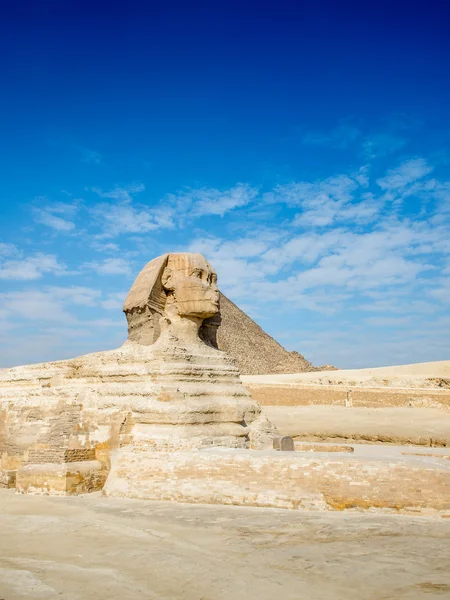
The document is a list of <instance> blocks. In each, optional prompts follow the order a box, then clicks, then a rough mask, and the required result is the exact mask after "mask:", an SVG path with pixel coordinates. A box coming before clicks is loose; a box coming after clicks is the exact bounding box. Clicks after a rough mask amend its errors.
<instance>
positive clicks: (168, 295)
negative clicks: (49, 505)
mask: <svg viewBox="0 0 450 600" xmlns="http://www.w3.org/2000/svg"><path fill="white" fill-rule="evenodd" d="M123 310H124V312H125V315H126V318H127V321H128V339H127V341H126V342H125V343H124V344H123V345H122V346H121V347H120V348H117V349H115V350H110V351H105V352H96V353H92V354H87V355H84V356H80V357H77V358H74V359H70V360H63V361H56V362H48V363H41V364H35V365H28V366H21V367H13V368H10V369H5V370H3V371H1V372H0V485H2V483H3V485H4V486H10V487H13V486H16V489H17V490H18V491H21V492H35V493H61V494H63V493H80V492H85V491H91V490H95V489H101V488H102V487H103V485H104V483H105V480H106V478H107V476H108V473H109V470H110V464H111V456H112V455H113V454H114V453H117V452H120V451H121V449H123V448H132V449H133V451H134V452H151V451H154V452H175V451H181V450H193V449H198V448H205V447H226V448H243V449H251V448H253V449H259V448H263V447H269V446H271V445H272V438H273V432H274V428H273V427H272V426H271V425H270V423H269V422H268V421H267V419H266V418H265V417H264V416H263V415H262V413H261V408H260V406H259V404H258V403H256V402H255V401H253V400H252V398H251V396H250V394H249V392H248V391H247V390H246V389H245V387H244V386H243V385H242V383H241V380H240V377H239V371H238V369H237V367H236V364H235V361H234V359H232V358H231V357H230V356H228V355H227V354H225V353H224V352H222V351H220V350H218V349H217V347H216V344H215V332H216V330H217V327H218V326H219V325H220V307H219V292H218V288H217V276H216V273H215V271H214V270H213V268H212V267H211V265H210V264H209V263H208V262H207V261H206V259H205V258H204V257H203V256H202V255H200V254H191V253H169V254H164V255H163V256H160V257H158V258H155V259H153V260H152V261H150V262H149V263H148V264H147V265H146V266H145V267H144V268H143V269H142V271H141V272H140V273H139V275H138V277H137V279H136V281H135V282H134V284H133V286H132V288H131V289H130V292H129V294H128V296H127V298H126V300H125V304H124V308H123Z"/></svg>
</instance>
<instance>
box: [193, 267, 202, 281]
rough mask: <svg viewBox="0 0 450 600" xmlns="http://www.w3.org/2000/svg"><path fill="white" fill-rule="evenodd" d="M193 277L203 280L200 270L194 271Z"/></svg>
mask: <svg viewBox="0 0 450 600" xmlns="http://www.w3.org/2000/svg"><path fill="white" fill-rule="evenodd" d="M192 275H193V276H194V277H198V278H199V279H201V278H202V272H201V271H200V269H194V270H193V272H192Z"/></svg>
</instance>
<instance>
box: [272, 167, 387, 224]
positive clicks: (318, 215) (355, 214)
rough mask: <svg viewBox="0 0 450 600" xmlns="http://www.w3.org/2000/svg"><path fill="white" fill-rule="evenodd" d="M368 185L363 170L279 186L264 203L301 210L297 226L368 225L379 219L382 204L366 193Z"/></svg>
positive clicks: (296, 219)
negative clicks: (274, 203) (273, 203)
mask: <svg viewBox="0 0 450 600" xmlns="http://www.w3.org/2000/svg"><path fill="white" fill-rule="evenodd" d="M366 185H367V180H366V175H365V172H364V170H362V171H361V172H360V173H358V174H356V176H349V175H338V176H335V177H328V178H327V179H322V180H318V181H314V182H306V181H300V182H293V183H290V184H286V185H279V186H277V187H276V188H275V189H274V191H273V192H269V193H267V194H265V200H266V201H267V202H278V203H284V204H287V205H289V206H293V207H299V208H300V209H301V212H299V213H298V214H297V215H296V217H295V219H294V224H295V225H301V226H304V227H307V226H313V227H326V226H329V225H331V224H332V223H334V222H344V221H347V222H355V223H367V222H370V221H372V220H373V219H374V218H375V217H376V216H377V214H378V212H379V211H380V209H381V204H380V202H378V201H377V200H376V199H375V197H374V196H373V194H371V193H366V192H363V189H364V188H365V187H366ZM357 193H358V195H357Z"/></svg>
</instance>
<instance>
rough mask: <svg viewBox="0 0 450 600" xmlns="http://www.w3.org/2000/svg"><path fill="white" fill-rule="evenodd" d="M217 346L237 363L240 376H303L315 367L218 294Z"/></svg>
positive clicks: (222, 295)
mask: <svg viewBox="0 0 450 600" xmlns="http://www.w3.org/2000/svg"><path fill="white" fill-rule="evenodd" d="M220 314H221V323H220V325H219V327H218V329H217V334H216V336H217V341H216V344H217V347H218V348H219V350H223V351H224V352H227V353H228V354H230V355H231V356H232V357H233V358H235V360H236V361H237V364H238V367H239V370H240V372H241V374H242V375H267V374H270V373H302V372H306V371H315V370H316V367H313V365H312V364H311V363H310V362H309V361H308V360H306V358H305V357H304V356H302V355H301V354H300V353H298V352H288V350H286V348H283V346H282V345H281V344H279V343H278V342H277V341H275V340H274V339H273V338H272V337H271V336H270V335H269V334H268V333H266V332H265V331H264V330H263V329H262V328H261V327H260V326H259V325H258V324H257V323H255V321H253V319H251V318H250V317H249V316H248V315H246V314H245V312H244V311H242V310H241V309H240V308H239V307H238V306H236V304H234V302H232V301H231V300H230V299H229V298H227V297H226V296H225V295H224V294H222V293H220Z"/></svg>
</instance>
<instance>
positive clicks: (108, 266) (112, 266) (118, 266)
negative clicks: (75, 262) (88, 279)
mask: <svg viewBox="0 0 450 600" xmlns="http://www.w3.org/2000/svg"><path fill="white" fill-rule="evenodd" d="M84 266H85V267H86V268H88V269H92V270H93V271H95V272H96V273H98V274H99V275H130V274H131V273H132V269H131V265H130V263H129V262H128V261H127V260H125V259H124V258H105V260H103V261H101V262H96V261H93V262H88V263H85V264H84Z"/></svg>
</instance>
